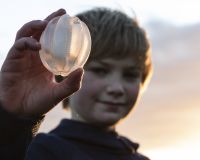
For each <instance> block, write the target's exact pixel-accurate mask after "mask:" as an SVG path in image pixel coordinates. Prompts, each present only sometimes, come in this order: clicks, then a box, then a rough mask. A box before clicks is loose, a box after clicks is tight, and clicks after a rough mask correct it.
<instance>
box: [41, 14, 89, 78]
mask: <svg viewBox="0 0 200 160" xmlns="http://www.w3.org/2000/svg"><path fill="white" fill-rule="evenodd" d="M40 43H41V50H40V51H39V54H40V58H41V61H42V63H43V65H44V66H45V67H46V68H47V69H48V70H49V71H50V72H52V73H53V74H55V75H61V76H67V75H68V74H69V73H70V72H72V71H74V70H75V69H77V68H79V67H83V65H84V64H85V63H86V61H87V59H88V57H89V54H90V50H91V37H90V32H89V29H88V27H87V26H86V24H85V23H84V22H82V21H81V20H80V19H79V18H78V17H70V16H69V15H67V14H64V15H62V16H60V17H55V18H54V19H52V20H51V21H50V22H49V23H48V25H47V27H46V28H45V30H44V31H43V33H42V35H41V38H40Z"/></svg>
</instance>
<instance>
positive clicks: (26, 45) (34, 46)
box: [13, 37, 41, 51]
mask: <svg viewBox="0 0 200 160" xmlns="http://www.w3.org/2000/svg"><path fill="white" fill-rule="evenodd" d="M13 47H14V48H15V49H16V50H18V51H23V50H33V51H36V50H39V49H40V48H41V45H40V43H39V42H38V41H37V40H35V39H33V38H31V37H24V38H21V39H19V40H18V41H16V42H15V44H14V46H13Z"/></svg>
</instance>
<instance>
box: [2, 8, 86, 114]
mask: <svg viewBox="0 0 200 160" xmlns="http://www.w3.org/2000/svg"><path fill="white" fill-rule="evenodd" d="M63 14H65V10H63V9H60V10H58V11H56V12H54V13H52V14H51V15H49V16H48V17H47V18H46V19H45V20H42V21H40V20H36V21H31V22H28V23H26V24H25V25H24V26H22V28H21V29H20V30H19V31H18V32H17V35H16V39H15V42H14V44H13V46H12V47H11V49H10V51H9V52H8V54H7V57H6V59H5V61H4V63H3V65H2V68H1V72H0V104H1V106H2V107H3V108H4V109H5V110H6V111H8V112H10V113H12V114H14V115H17V116H19V117H33V116H40V115H43V114H45V113H47V112H48V111H49V110H50V109H52V108H53V107H54V106H55V105H56V104H57V103H59V102H60V101H61V100H63V99H64V98H65V97H68V96H70V95H71V94H73V93H74V92H76V91H77V90H78V89H79V88H80V84H81V79H82V74H83V69H82V68H79V69H77V70H75V71H74V72H72V73H71V74H69V76H68V77H67V78H65V80H63V81H62V82H61V83H56V82H54V81H53V79H54V75H53V74H52V73H51V72H49V71H48V70H47V69H46V68H45V67H44V66H43V64H42V63H41V60H40V57H39V50H40V48H41V45H40V43H39V38H40V35H41V33H42V31H43V30H44V29H45V27H46V25H47V24H48V22H49V21H50V20H51V19H53V18H54V17H57V16H61V15H63Z"/></svg>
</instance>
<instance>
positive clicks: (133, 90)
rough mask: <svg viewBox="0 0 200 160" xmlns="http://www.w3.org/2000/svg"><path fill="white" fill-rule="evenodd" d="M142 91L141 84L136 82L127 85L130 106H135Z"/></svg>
mask: <svg viewBox="0 0 200 160" xmlns="http://www.w3.org/2000/svg"><path fill="white" fill-rule="evenodd" d="M139 91H140V84H139V83H138V84H135V85H132V86H129V87H127V95H128V101H129V104H130V107H133V106H134V105H135V103H136V101H137V99H138V96H139Z"/></svg>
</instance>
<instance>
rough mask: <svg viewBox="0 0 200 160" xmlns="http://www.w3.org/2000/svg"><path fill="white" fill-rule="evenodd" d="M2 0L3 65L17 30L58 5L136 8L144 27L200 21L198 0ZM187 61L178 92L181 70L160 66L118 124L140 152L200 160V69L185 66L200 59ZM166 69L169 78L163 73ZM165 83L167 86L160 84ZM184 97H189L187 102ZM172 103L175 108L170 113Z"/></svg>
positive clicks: (72, 10) (52, 118)
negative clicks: (156, 22)
mask: <svg viewBox="0 0 200 160" xmlns="http://www.w3.org/2000/svg"><path fill="white" fill-rule="evenodd" d="M1 1H2V2H1V9H0V19H1V26H0V44H1V47H0V66H1V65H2V62H3V60H4V59H5V56H6V54H7V52H8V50H9V48H10V47H11V45H12V44H13V42H14V38H15V34H16V32H17V30H18V29H19V28H20V27H21V26H22V25H23V24H24V23H26V22H28V21H31V20H35V19H44V18H45V17H46V16H47V15H48V14H49V13H51V12H53V11H55V10H57V9H59V8H65V9H66V11H67V12H68V14H70V15H74V14H76V13H78V12H80V11H83V10H86V9H88V8H92V7H98V6H107V7H111V8H117V9H121V10H123V11H125V12H127V13H128V14H130V15H132V16H133V12H132V10H134V11H135V13H136V15H137V17H138V19H139V22H140V23H141V24H142V26H144V27H145V26H146V25H147V23H148V22H150V21H152V20H161V21H166V22H168V23H172V24H173V25H175V26H178V27H182V26H187V25H193V24H196V23H200V9H199V6H200V1H199V0H160V1H159V0H56V1H52V0H34V1H27V0H18V1H13V0H6V1H3V0H1ZM199 40H200V38H199ZM198 43H199V42H198ZM186 63H187V62H186ZM186 63H185V64H178V66H176V67H177V68H181V69H183V68H184V69H183V71H184V72H183V74H182V75H181V76H180V77H181V78H182V79H183V80H180V83H179V84H174V87H177V90H176V92H175V90H173V92H172V90H170V85H171V84H169V81H172V82H174V81H176V80H174V79H173V75H174V74H175V75H176V73H177V72H175V71H174V74H173V75H172V73H171V72H170V73H169V72H168V71H169V69H171V68H167V67H163V68H160V69H159V70H156V71H155V76H154V77H153V80H152V83H150V87H149V88H148V90H147V92H146V93H145V95H144V98H142V99H141V100H142V103H141V104H139V106H138V108H136V111H135V112H134V113H133V116H130V117H128V120H127V121H125V122H124V123H122V124H121V125H120V127H119V130H120V132H122V133H123V134H125V135H127V136H128V137H130V138H131V139H132V140H136V141H137V142H138V141H139V142H141V147H142V149H141V151H142V152H143V153H145V154H147V155H149V156H150V158H151V159H152V160H169V159H170V160H180V159H181V160H190V159H200V156H199V151H200V129H199V128H200V107H199V105H200V101H199V100H198V99H200V96H199V95H200V92H199V91H198V90H199V89H200V87H199V88H198V87H196V86H199V85H198V84H199V82H200V76H199V75H200V73H199V71H198V70H199V68H198V69H197V68H194V70H192V72H193V73H195V75H193V74H192V72H191V70H187V69H188V68H189V67H190V66H189V65H194V64H196V66H197V65H198V64H199V61H198V60H197V59H194V62H192V63H188V64H187V65H186ZM198 66H199V65H198ZM170 67H172V66H170ZM163 71H165V75H167V76H168V80H169V81H166V79H165V78H164V77H163V76H164V74H163ZM186 74H187V75H186ZM186 78H188V79H186ZM193 79H195V80H196V81H194V83H191V82H190V80H193ZM188 82H190V83H188ZM195 83H196V84H197V85H196V86H195ZM161 84H162V87H163V86H164V87H165V88H161V87H160V86H161ZM161 91H163V92H161ZM188 91H192V92H191V93H193V94H187V93H188ZM183 93H184V94H183ZM152 96H154V98H152ZM186 99H187V101H184V100H186ZM162 100H163V101H162ZM149 104H151V105H149ZM144 106H148V107H149V108H145V107H144ZM154 106H155V107H154ZM161 106H162V107H163V109H162V108H161ZM178 106H181V107H182V108H180V107H178ZM188 106H189V107H190V108H189V107H188ZM140 107H141V109H140ZM175 107H176V108H175ZM174 108H175V110H174V111H173V112H172V110H173V109H174ZM179 113H180V114H179ZM131 115H132V114H131ZM64 116H65V113H62V112H61V111H60V110H59V109H56V110H55V111H54V112H51V113H50V115H49V116H48V117H47V120H46V122H45V123H44V124H43V126H42V128H41V131H48V130H49V129H51V128H52V126H50V124H53V125H56V124H57V123H58V121H59V120H60V119H61V118H62V117H64ZM45 125H46V126H45ZM163 126H166V127H163ZM134 130H137V132H135V131H134ZM138 130H140V131H138Z"/></svg>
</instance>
